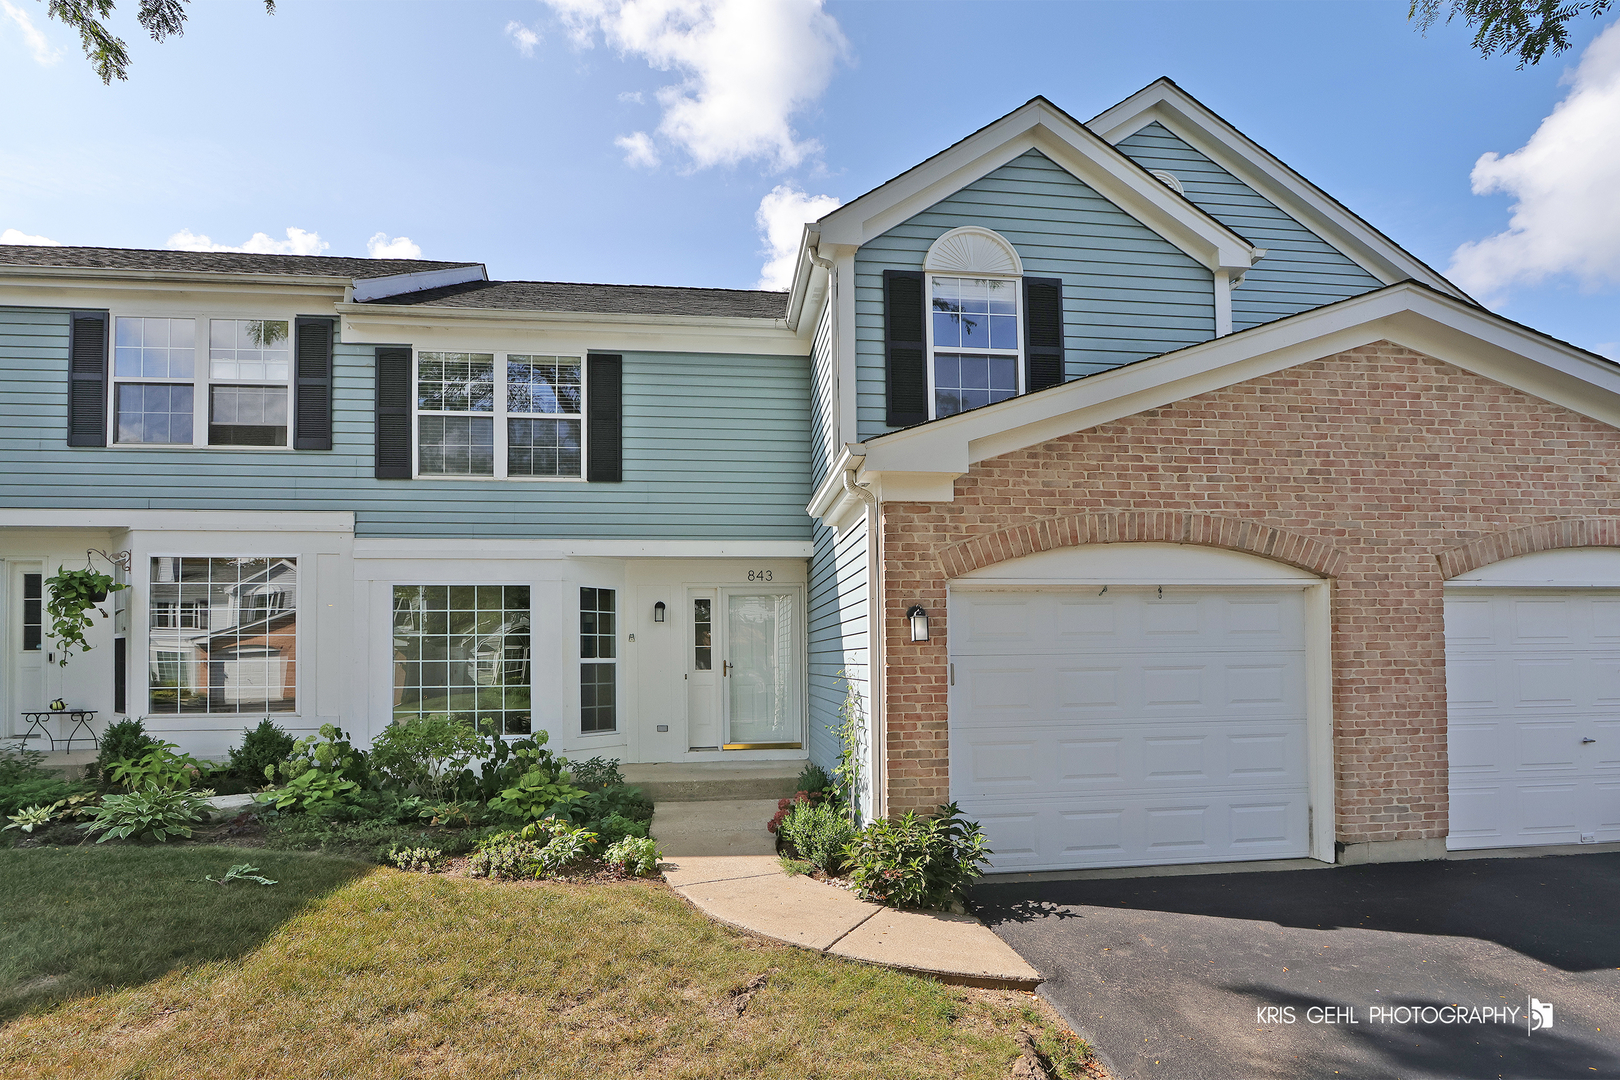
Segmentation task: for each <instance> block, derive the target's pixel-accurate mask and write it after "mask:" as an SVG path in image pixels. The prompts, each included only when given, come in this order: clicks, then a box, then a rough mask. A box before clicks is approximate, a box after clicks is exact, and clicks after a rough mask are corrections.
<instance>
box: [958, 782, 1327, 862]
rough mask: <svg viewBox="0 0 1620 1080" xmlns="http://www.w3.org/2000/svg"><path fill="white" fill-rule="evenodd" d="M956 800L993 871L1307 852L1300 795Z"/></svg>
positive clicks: (1303, 803)
mask: <svg viewBox="0 0 1620 1080" xmlns="http://www.w3.org/2000/svg"><path fill="white" fill-rule="evenodd" d="M959 801H960V804H961V807H962V811H963V813H964V814H966V815H967V816H968V817H969V818H971V819H973V820H975V821H978V822H979V823H980V825H981V826H982V827H983V828H984V831H985V836H986V838H987V839H988V841H989V843H990V847H991V850H992V851H993V852H994V854H992V855H991V869H992V870H994V871H999V872H1008V871H1020V870H1025V871H1033V870H1063V869H1083V868H1087V867H1107V866H1143V865H1153V864H1174V863H1198V862H1234V861H1241V860H1248V859H1274V858H1287V857H1290V856H1295V855H1298V854H1299V853H1300V852H1301V851H1302V850H1305V849H1306V848H1308V838H1307V837H1306V828H1307V825H1308V822H1309V815H1308V813H1307V811H1306V805H1307V804H1306V795H1305V792H1304V791H1303V790H1299V791H1285V792H1275V793H1269V794H1268V793H1259V794H1253V793H1251V794H1245V795H1237V796H1230V795H1227V796H1223V795H1210V796H1201V797H1196V798H1188V799H1180V800H1174V801H1167V800H1164V799H1154V798H1149V797H1145V796H1142V795H1137V794H1123V795H1119V796H1115V797H1108V796H1097V795H1086V796H1078V797H1070V798H1063V797H1056V796H1043V797H1041V798H1039V799H1035V800H1028V799H1024V800H1018V801H1017V802H1016V803H1014V802H1011V801H1009V800H1006V799H995V798H965V799H962V800H959Z"/></svg>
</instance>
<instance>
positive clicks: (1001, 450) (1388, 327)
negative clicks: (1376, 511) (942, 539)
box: [865, 284, 1620, 481]
mask: <svg viewBox="0 0 1620 1080" xmlns="http://www.w3.org/2000/svg"><path fill="white" fill-rule="evenodd" d="M1377 341H1391V342H1394V343H1396V344H1398V345H1403V346H1405V347H1407V348H1410V349H1413V350H1415V351H1417V352H1421V353H1424V354H1425V355H1428V356H1433V357H1435V358H1436V359H1438V360H1442V361H1445V362H1446V363H1449V364H1453V365H1455V366H1456V367H1459V368H1461V369H1463V370H1465V371H1470V372H1473V373H1474V374H1477V375H1480V376H1482V377H1484V378H1489V379H1492V380H1495V381H1497V382H1500V383H1502V384H1504V385H1507V386H1511V387H1514V388H1515V389H1518V390H1521V391H1523V392H1524V393H1527V394H1531V395H1533V396H1535V397H1538V398H1540V399H1542V400H1544V401H1549V402H1552V403H1553V404H1556V405H1561V406H1563V407H1564V408H1567V409H1569V410H1571V411H1573V412H1577V413H1580V414H1581V415H1583V416H1588V417H1591V418H1592V419H1594V420H1598V421H1600V422H1601V423H1605V424H1608V425H1610V426H1612V427H1616V428H1620V364H1616V363H1614V362H1612V361H1609V360H1605V359H1603V358H1602V357H1599V356H1595V355H1593V354H1591V353H1588V352H1585V351H1584V350H1581V349H1577V348H1575V347H1574V346H1572V345H1566V344H1564V343H1562V342H1558V341H1554V340H1553V339H1551V338H1547V337H1545V336H1543V335H1541V334H1537V333H1536V332H1535V331H1532V330H1529V329H1526V328H1524V327H1521V326H1518V325H1516V324H1514V323H1511V322H1508V321H1507V320H1505V319H1502V318H1499V317H1498V316H1495V315H1492V314H1491V313H1489V312H1487V311H1485V310H1484V309H1482V308H1478V307H1475V306H1473V305H1472V304H1469V303H1466V302H1464V301H1460V300H1457V299H1454V298H1452V297H1448V296H1442V295H1440V294H1438V293H1435V292H1433V291H1431V290H1429V289H1426V288H1424V287H1422V286H1418V285H1411V284H1408V285H1396V286H1391V287H1388V288H1385V289H1381V290H1379V291H1377V292H1373V293H1367V294H1365V295H1363V296H1360V297H1356V298H1353V299H1351V300H1345V301H1341V302H1339V303H1337V304H1333V305H1330V306H1328V307H1325V308H1319V309H1317V310H1315V311H1311V312H1306V313H1304V314H1302V315H1295V316H1292V317H1290V318H1287V319H1281V320H1279V321H1277V322H1274V323H1268V324H1266V325H1264V326H1260V327H1256V328H1254V329H1252V330H1246V331H1243V332H1242V333H1240V334H1234V335H1233V336H1231V337H1227V338H1217V339H1215V340H1213V341H1209V342H1205V343H1203V344H1199V345H1194V346H1190V347H1188V348H1186V349H1181V350H1178V351H1176V352H1173V353H1166V354H1164V355H1163V356H1157V357H1154V358H1152V359H1149V360H1142V361H1138V362H1137V363H1134V364H1128V365H1126V366H1124V367H1120V368H1115V369H1114V370H1112V371H1106V372H1102V373H1101V374H1098V375H1092V376H1089V377H1087V378H1084V379H1079V380H1076V381H1074V382H1071V383H1066V384H1064V385H1063V386H1061V387H1056V388H1053V389H1051V390H1044V391H1041V392H1039V393H1036V394H1030V395H1026V396H1024V397H1019V398H1014V399H1012V400H1010V401H1007V402H1003V403H1001V404H999V405H991V406H987V407H986V408H983V409H975V410H973V411H971V412H967V413H962V414H960V415H958V416H953V417H950V418H949V419H946V420H937V421H934V422H932V423H929V424H924V425H919V426H918V427H915V428H909V429H906V430H903V431H897V432H893V433H891V434H888V435H882V436H878V437H876V438H873V439H871V440H868V442H867V443H866V451H867V457H866V462H865V468H866V471H867V473H873V472H878V473H885V472H890V471H897V472H911V473H922V472H932V473H934V474H936V475H937V476H938V477H940V479H941V481H943V479H944V478H945V477H946V476H951V477H953V478H954V476H957V475H961V474H962V473H965V472H966V471H967V470H968V468H969V467H970V466H971V465H972V464H973V463H975V462H978V461H983V460H985V459H987V458H992V457H996V456H999V455H1001V454H1006V453H1011V452H1013V451H1015V450H1021V449H1023V448H1025V447H1029V446H1035V445H1038V444H1040V443H1042V442H1046V441H1049V440H1051V439H1055V438H1060V437H1062V436H1065V435H1069V434H1072V433H1074V432H1077V431H1084V430H1087V429H1089V428H1093V427H1096V426H1097V425H1099V424H1105V423H1109V422H1111V421H1113V420H1118V419H1120V418H1122V417H1126V416H1134V415H1136V414H1137V413H1140V412H1143V411H1145V410H1148V409H1156V408H1160V407H1162V406H1164V405H1168V404H1171V403H1172V402H1176V401H1183V400H1186V399H1187V398H1191V397H1196V396H1198V395H1200V394H1206V393H1210V392H1212V391H1215V390H1219V389H1222V388H1224V387H1227V386H1232V385H1235V384H1237V383H1241V382H1245V381H1248V380H1250V379H1255V378H1259V377H1261V376H1264V375H1269V374H1272V373H1274V372H1277V371H1282V370H1285V369H1287V368H1290V367H1295V366H1297V365H1299V364H1304V363H1309V362H1311V361H1313V360H1318V359H1321V358H1322V357H1325V356H1333V355H1336V354H1338V353H1342V352H1346V351H1348V350H1350V349H1355V348H1359V347H1361V346H1363V345H1370V344H1372V343H1374V342H1377Z"/></svg>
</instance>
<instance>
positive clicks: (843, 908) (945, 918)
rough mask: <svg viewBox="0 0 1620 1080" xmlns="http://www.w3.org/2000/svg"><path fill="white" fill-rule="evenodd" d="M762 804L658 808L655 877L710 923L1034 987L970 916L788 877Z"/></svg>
mask: <svg viewBox="0 0 1620 1080" xmlns="http://www.w3.org/2000/svg"><path fill="white" fill-rule="evenodd" d="M775 812H776V802H775V801H774V800H770V799H760V800H747V801H740V802H666V803H659V804H658V808H657V810H656V812H655V814H654V816H653V823H652V832H653V836H654V837H655V838H656V839H657V840H658V844H659V846H660V847H661V848H662V849H663V852H664V861H663V864H662V865H663V871H664V880H665V881H667V882H668V883H669V884H670V886H671V887H673V888H674V889H675V891H676V892H678V893H680V894H681V896H683V897H685V898H686V899H687V900H688V901H690V902H691V903H692V904H693V905H694V906H696V907H697V908H698V909H699V910H700V911H702V912H703V913H704V914H706V915H708V916H709V917H710V918H712V919H714V920H716V921H717V922H723V923H725V924H727V925H728V926H735V927H737V928H739V929H742V930H748V931H750V932H752V933H755V934H759V935H761V936H763V937H768V938H773V939H775V940H777V941H785V942H787V943H788V944H789V945H797V946H799V947H800V948H805V949H814V950H815V951H817V952H823V953H831V954H832V955H833V956H842V957H844V958H845V959H848V960H859V961H861V962H863V963H868V964H878V965H881V966H883V967H891V968H897V969H898V970H900V971H907V972H911V973H913V974H917V975H928V976H931V977H933V978H936V979H940V980H942V981H944V982H951V983H960V984H964V985H967V986H993V987H1011V988H1014V989H1019V990H1033V989H1034V988H1035V987H1036V986H1037V985H1038V984H1039V983H1040V981H1041V976H1040V973H1039V972H1037V971H1036V970H1035V969H1034V968H1032V967H1030V966H1029V964H1027V963H1025V962H1024V961H1023V960H1022V959H1020V958H1019V956H1018V954H1017V953H1015V952H1013V951H1012V949H1011V948H1009V947H1008V946H1007V944H1006V943H1005V942H1003V941H1002V940H1001V939H1000V938H998V937H996V935H995V934H993V933H991V932H990V930H989V929H988V928H986V927H985V926H984V924H983V923H981V922H979V920H978V919H975V918H974V917H973V916H971V915H950V914H943V913H939V912H928V911H896V910H895V909H893V908H887V907H883V906H882V905H880V904H870V903H867V902H866V901H864V900H860V899H857V898H856V896H855V894H854V893H852V892H850V891H848V890H847V889H841V888H838V887H837V886H836V885H828V884H825V883H823V882H820V881H815V880H813V879H811V878H808V877H791V876H789V875H788V874H786V873H784V872H783V871H782V867H781V863H780V862H779V861H778V860H777V857H776V839H775V837H773V836H772V835H771V834H770V833H769V832H767V831H766V829H765V823H766V822H767V821H769V820H770V818H771V815H772V814H774V813H775Z"/></svg>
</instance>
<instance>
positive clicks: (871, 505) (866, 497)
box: [844, 469, 877, 511]
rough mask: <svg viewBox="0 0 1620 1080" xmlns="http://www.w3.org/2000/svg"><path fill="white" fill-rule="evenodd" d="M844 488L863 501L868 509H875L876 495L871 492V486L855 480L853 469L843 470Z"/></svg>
mask: <svg viewBox="0 0 1620 1080" xmlns="http://www.w3.org/2000/svg"><path fill="white" fill-rule="evenodd" d="M844 490H845V491H847V492H849V494H851V495H853V496H855V497H856V498H857V499H859V500H861V502H863V503H865V504H866V508H867V509H868V510H874V511H875V510H876V509H877V496H876V495H874V494H872V489H871V488H869V487H866V486H865V485H863V484H857V483H856V482H855V470H854V469H845V470H844Z"/></svg>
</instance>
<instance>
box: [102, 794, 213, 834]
mask: <svg viewBox="0 0 1620 1080" xmlns="http://www.w3.org/2000/svg"><path fill="white" fill-rule="evenodd" d="M213 794H214V793H213V792H212V791H208V790H206V789H205V790H203V791H188V790H179V791H174V790H170V789H168V788H162V787H154V786H148V787H144V788H141V789H140V790H138V791H132V792H130V793H129V794H127V795H108V796H107V797H106V798H104V799H102V800H101V805H100V806H99V807H97V808H96V816H95V818H94V819H92V820H90V821H87V822H85V823H84V824H83V825H81V826H79V828H81V829H84V830H86V831H87V832H89V833H92V834H93V833H101V835H100V836H98V837H96V843H98V844H101V843H105V842H106V841H108V840H128V839H136V840H159V841H166V840H168V839H169V837H171V836H187V837H189V836H190V835H191V827H192V826H193V825H196V824H197V823H199V822H201V821H203V820H205V819H206V818H207V816H208V805H207V801H206V800H207V799H209V798H210V797H211V796H212V795H213Z"/></svg>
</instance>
